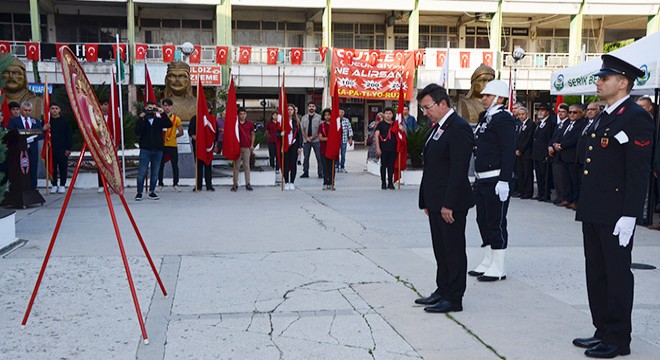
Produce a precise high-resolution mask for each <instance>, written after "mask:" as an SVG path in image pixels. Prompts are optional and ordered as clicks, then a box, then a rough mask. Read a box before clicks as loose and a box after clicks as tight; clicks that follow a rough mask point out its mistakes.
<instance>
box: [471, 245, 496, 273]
mask: <svg viewBox="0 0 660 360" xmlns="http://www.w3.org/2000/svg"><path fill="white" fill-rule="evenodd" d="M492 262H493V249H492V248H491V247H490V245H489V246H486V247H485V248H484V259H483V260H482V261H481V264H479V266H477V268H476V269H474V270H472V271H469V272H468V275H470V276H481V275H483V274H484V273H485V272H486V270H488V268H489V267H490V264H491V263H492Z"/></svg>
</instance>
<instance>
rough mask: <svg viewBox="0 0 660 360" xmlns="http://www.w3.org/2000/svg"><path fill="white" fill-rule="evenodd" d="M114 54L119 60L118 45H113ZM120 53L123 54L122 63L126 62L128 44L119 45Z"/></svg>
mask: <svg viewBox="0 0 660 360" xmlns="http://www.w3.org/2000/svg"><path fill="white" fill-rule="evenodd" d="M112 53H113V54H114V55H115V59H116V58H117V44H112ZM119 53H120V54H121V61H123V62H126V44H119Z"/></svg>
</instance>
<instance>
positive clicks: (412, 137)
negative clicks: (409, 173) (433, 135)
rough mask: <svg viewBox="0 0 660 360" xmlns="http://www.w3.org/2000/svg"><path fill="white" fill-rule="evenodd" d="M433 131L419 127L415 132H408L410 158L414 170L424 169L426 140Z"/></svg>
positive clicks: (426, 127) (425, 127)
mask: <svg viewBox="0 0 660 360" xmlns="http://www.w3.org/2000/svg"><path fill="white" fill-rule="evenodd" d="M429 131H431V129H430V128H429V127H428V126H418V127H417V128H416V129H415V131H410V130H409V131H408V133H407V140H408V156H410V165H411V168H412V169H421V168H422V152H423V151H424V144H425V143H426V138H427V137H428V136H429Z"/></svg>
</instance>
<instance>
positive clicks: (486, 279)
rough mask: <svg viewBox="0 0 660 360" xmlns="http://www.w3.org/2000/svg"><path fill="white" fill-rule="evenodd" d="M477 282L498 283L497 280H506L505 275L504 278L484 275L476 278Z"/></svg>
mask: <svg viewBox="0 0 660 360" xmlns="http://www.w3.org/2000/svg"><path fill="white" fill-rule="evenodd" d="M477 280H479V281H483V282H493V281H498V280H506V275H504V276H486V275H481V276H479V277H478V278H477Z"/></svg>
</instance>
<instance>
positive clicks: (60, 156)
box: [50, 151, 69, 186]
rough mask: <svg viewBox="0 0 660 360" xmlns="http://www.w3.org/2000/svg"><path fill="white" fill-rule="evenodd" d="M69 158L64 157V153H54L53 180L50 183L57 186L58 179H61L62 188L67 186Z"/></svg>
mask: <svg viewBox="0 0 660 360" xmlns="http://www.w3.org/2000/svg"><path fill="white" fill-rule="evenodd" d="M68 163H69V158H68V157H66V156H65V155H64V152H59V153H55V151H53V179H52V180H51V181H50V183H51V184H52V185H53V186H57V179H58V178H59V179H60V186H65V185H66V177H67V175H68V173H67V167H68V165H69V164H68Z"/></svg>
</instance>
